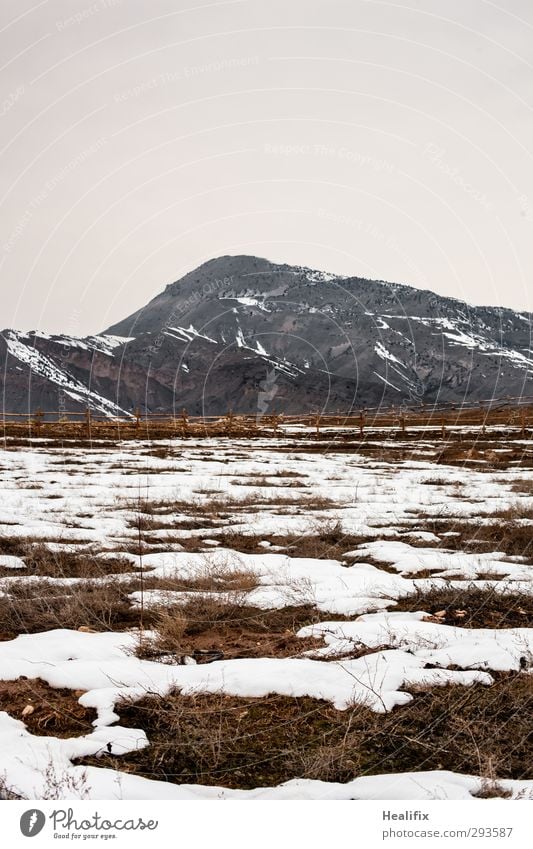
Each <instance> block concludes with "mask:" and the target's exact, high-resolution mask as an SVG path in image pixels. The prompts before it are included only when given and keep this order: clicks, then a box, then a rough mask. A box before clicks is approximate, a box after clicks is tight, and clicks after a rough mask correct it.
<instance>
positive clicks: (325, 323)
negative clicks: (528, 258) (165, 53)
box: [0, 256, 533, 415]
mask: <svg viewBox="0 0 533 849" xmlns="http://www.w3.org/2000/svg"><path fill="white" fill-rule="evenodd" d="M531 320H532V315H531V314H530V313H517V312H514V311H513V310H509V309H503V308H498V307H473V306H469V305H468V304H465V303H464V302H462V301H458V300H455V299H452V298H443V297H439V296H437V295H435V294H433V293H432V292H429V291H420V290H418V289H413V288H412V287H409V286H403V285H398V284H394V283H385V282H382V281H375V280H364V279H362V278H358V277H349V278H347V277H338V276H335V275H329V274H325V273H322V272H318V271H312V270H311V269H308V268H303V267H297V266H289V265H276V264H274V263H271V262H269V261H268V260H266V259H260V258H257V257H249V256H226V257H220V258H218V259H213V260H211V261H210V262H207V263H205V264H204V265H201V266H200V267H199V268H197V269H196V270H195V271H192V272H191V273H190V274H187V275H186V276H185V277H183V278H182V279H181V280H179V281H177V282H176V283H172V284H170V285H169V286H167V287H166V289H165V290H164V291H163V292H161V294H160V295H158V296H157V297H156V298H154V299H153V300H152V301H150V303H148V304H147V305H146V306H145V307H144V308H143V309H141V310H139V311H138V312H136V313H134V314H133V315H131V316H129V317H128V318H126V319H124V320H123V321H121V322H119V323H118V324H116V325H114V326H113V327H110V328H108V330H106V331H105V332H104V333H102V334H101V335H100V336H93V337H88V338H86V339H74V338H72V337H67V336H48V335H46V334H39V333H30V334H21V333H17V332H16V331H10V330H6V331H4V332H3V334H2V337H0V365H1V367H2V380H3V387H2V388H3V407H4V410H5V411H7V412H26V411H28V410H31V411H33V410H35V409H36V408H37V407H41V408H42V409H44V410H50V411H62V410H81V409H84V408H85V407H86V406H87V405H89V406H91V407H92V408H93V410H95V411H98V412H100V413H104V414H106V415H113V414H121V413H122V412H132V411H133V410H134V409H135V408H136V407H140V408H141V409H142V410H148V411H152V412H155V411H165V412H166V411H168V412H171V411H177V410H181V409H182V407H186V408H187V409H188V411H189V412H190V413H191V414H205V415H209V414H220V413H225V412H226V411H227V410H228V409H230V408H231V409H233V410H234V411H235V412H242V413H252V414H257V415H264V414H267V413H272V412H286V413H290V412H309V411H321V412H337V411H339V410H340V411H343V412H347V411H348V410H350V409H353V408H359V407H362V406H376V405H379V404H381V403H383V404H386V405H390V404H396V405H401V404H404V403H405V404H409V405H411V404H417V403H419V402H426V403H429V402H434V401H436V400H438V401H447V402H448V401H449V402H454V403H457V404H460V403H461V401H463V400H465V399H468V400H481V399H488V398H491V397H494V398H498V397H502V396H506V395H510V396H519V395H524V394H526V395H531V394H533V386H532V370H533V352H532V341H531Z"/></svg>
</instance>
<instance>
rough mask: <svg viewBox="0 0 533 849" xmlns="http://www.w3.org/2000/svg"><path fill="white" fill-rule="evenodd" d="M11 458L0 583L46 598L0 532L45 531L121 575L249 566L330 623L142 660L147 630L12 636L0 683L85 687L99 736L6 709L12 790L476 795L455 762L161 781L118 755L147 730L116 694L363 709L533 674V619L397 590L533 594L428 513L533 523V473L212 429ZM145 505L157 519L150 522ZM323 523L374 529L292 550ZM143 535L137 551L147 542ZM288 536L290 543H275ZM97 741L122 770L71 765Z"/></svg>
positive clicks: (524, 788)
mask: <svg viewBox="0 0 533 849" xmlns="http://www.w3.org/2000/svg"><path fill="white" fill-rule="evenodd" d="M162 449H163V450H162ZM0 468H1V473H2V497H1V501H0V567H2V570H3V574H4V577H2V578H0V593H2V594H3V595H4V597H6V598H9V597H10V593H11V591H12V589H13V587H14V586H15V585H16V584H18V583H20V581H26V582H28V585H29V584H30V582H33V583H32V586H33V587H34V592H35V594H36V595H38V593H39V586H40V580H41V579H40V578H38V577H36V576H35V575H32V574H27V569H26V565H27V564H26V560H25V556H24V555H20V554H18V555H16V556H15V555H13V554H9V553H8V552H7V551H4V549H3V548H2V545H3V540H7V539H9V540H11V541H13V540H14V541H15V542H16V541H18V542H19V543H20V544H21V545H22V544H23V543H24V544H26V543H27V542H31V543H35V542H38V543H43V544H45V545H46V546H47V547H48V550H49V551H50V552H52V553H53V552H64V551H67V552H72V553H79V554H82V553H88V552H90V553H91V554H92V555H103V556H104V557H107V558H110V559H111V558H113V559H115V558H117V557H118V556H120V557H121V558H123V559H124V560H129V562H130V563H131V573H129V572H128V571H125V572H123V573H122V574H121V575H120V576H119V577H118V580H120V581H126V582H127V581H130V580H132V579H133V578H138V571H137V572H136V571H135V570H139V569H140V568H142V570H143V573H144V574H145V575H148V576H149V577H150V578H151V579H154V580H157V579H166V580H168V579H172V578H176V577H179V578H180V579H184V580H188V581H194V580H195V579H198V578H199V577H202V576H204V577H205V575H206V574H209V573H213V574H215V573H216V574H217V575H223V574H224V573H225V571H227V572H228V573H229V572H231V571H232V570H233V571H234V570H238V571H240V572H242V573H246V574H248V575H250V576H252V577H253V581H254V585H253V586H252V587H251V588H249V589H247V590H246V592H245V593H244V598H242V599H241V603H245V604H246V605H248V606H251V607H256V608H258V609H260V610H262V611H268V610H279V609H281V608H284V607H289V606H295V605H296V606H298V605H310V606H312V607H314V608H315V609H316V610H317V611H319V612H320V616H319V618H320V621H319V622H318V623H317V624H312V625H309V626H306V627H304V628H301V629H300V630H299V631H298V632H297V634H296V636H297V637H298V638H301V639H302V640H304V639H306V638H310V637H315V638H320V640H321V644H320V645H317V647H316V648H313V649H311V650H307V649H306V650H304V649H302V652H301V653H300V654H299V655H297V656H292V657H249V658H246V657H242V658H235V659H227V660H226V659H223V660H215V661H214V662H213V663H203V664H196V663H194V661H193V660H192V659H190V661H189V662H188V663H186V664H177V663H176V664H172V663H169V662H168V659H166V660H165V662H158V661H156V660H146V659H141V658H139V657H137V656H136V653H135V648H136V645H137V644H138V641H139V634H138V632H137V631H136V630H128V631H119V632H111V631H109V632H103V631H102V632H100V633H91V632H87V630H88V629H85V630H82V631H77V630H70V629H65V628H60V627H58V628H57V629H53V630H49V631H46V632H43V633H32V634H24V633H21V634H20V636H18V637H17V638H16V639H9V640H4V641H3V642H0V681H3V682H13V681H17V680H18V679H20V678H21V676H25V677H26V678H27V679H30V680H36V679H40V680H41V681H44V682H46V683H47V684H49V685H50V686H52V687H55V688H66V689H67V690H70V691H72V692H73V693H74V692H76V698H78V699H79V702H80V704H81V705H83V706H85V707H87V708H94V709H95V710H96V714H97V717H96V719H95V721H94V730H93V731H92V733H90V734H86V735H82V736H79V737H70V738H67V739H65V738H60V737H54V736H37V735H34V734H32V733H30V731H29V730H28V729H27V728H26V726H25V724H24V720H23V718H21V715H20V714H17V715H10V714H9V713H7V712H0V776H3V777H4V781H5V785H6V786H7V787H9V788H12V790H13V791H14V792H16V793H19V794H20V795H22V796H24V797H28V798H42V796H43V794H45V792H46V782H47V781H48V782H49V777H50V770H52V772H53V774H54V776H55V777H56V778H57V780H58V783H59V785H61V786H63V788H64V790H63V792H64V797H65V798H74V797H76V795H77V794H78V795H79V793H80V792H81V791H80V789H79V788H80V782H81V781H82V778H83V795H84V796H88V797H89V798H95V799H102V798H116V797H118V798H124V799H136V798H160V799H167V798H176V799H178V798H198V797H206V798H232V797H234V796H238V797H241V796H242V797H244V798H317V799H321V798H339V799H341V798H406V799H407V798H471V794H472V793H476V792H478V791H479V789H480V786H481V784H480V782H481V778H480V777H479V776H465V775H458V774H454V773H451V772H447V771H444V770H437V771H430V772H423V771H421V772H416V773H408V774H401V775H400V774H399V775H381V776H361V777H357V776H354V777H353V778H354V780H353V781H351V782H349V783H347V784H338V783H328V782H322V781H311V780H303V779H301V780H299V779H298V776H295V777H294V778H295V780H294V781H291V782H289V783H287V784H284V785H282V786H279V787H276V788H262V789H258V790H253V791H240V790H227V789H224V788H221V787H217V786H213V787H206V786H199V785H181V786H180V785H175V784H171V783H167V782H159V781H154V780H151V779H148V778H144V777H141V776H135V775H131V774H128V773H126V772H121V770H120V756H121V755H125V754H126V753H128V752H132V751H136V750H139V749H142V748H144V747H147V746H149V745H150V739H149V738H147V735H146V733H145V731H144V730H143V729H142V728H138V729H132V728H124V727H121V726H120V703H121V701H122V700H123V699H124V698H128V699H129V700H134V701H135V700H136V699H141V698H143V696H145V695H146V693H148V692H149V693H152V694H157V695H159V696H160V697H162V698H164V697H165V696H166V695H167V694H168V693H170V692H171V691H175V690H176V689H178V690H180V691H181V692H182V693H184V694H192V693H210V694H226V695H228V696H236V697H242V698H250V697H258V698H259V697H265V696H268V695H269V694H279V695H281V696H289V697H294V698H297V699H299V698H303V697H310V698H314V699H321V700H325V701H327V702H330V703H331V704H332V705H333V706H334V707H335V709H337V710H339V711H345V710H347V709H349V708H353V706H354V705H361V706H364V707H365V708H367V709H370V710H372V711H375V712H379V713H386V712H389V711H392V710H394V709H397V708H398V707H401V706H402V705H407V704H409V703H411V702H412V701H413V699H415V700H416V698H417V695H416V693H417V691H419V690H420V689H421V688H422V689H423V688H424V687H435V686H451V685H453V686H457V687H470V686H484V687H490V686H492V684H493V682H494V680H495V679H494V674H497V673H501V672H513V673H516V674H517V675H521V676H531V661H532V658H533V629H531V628H527V627H515V628H505V629H503V628H500V629H498V628H474V627H469V628H463V627H457V626H450V625H446V624H442V623H440V622H439V621H438V620H437V621H435V617H434V616H431V614H430V613H429V612H428V611H427V610H419V611H411V612H405V611H395V607H396V606H397V604H398V601H399V600H400V599H405V598H408V597H410V596H414V595H415V594H420V593H424V592H425V591H428V590H430V589H434V588H444V587H446V588H454V589H455V590H456V592H457V594H458V598H459V599H460V593H461V592H462V590H463V588H464V587H466V586H470V587H475V588H478V589H487V588H488V589H491V590H493V591H494V592H495V593H496V594H498V596H499V598H501V600H502V602H501V603H502V605H504V604H505V598H506V593H509V592H513V591H515V590H516V591H519V592H521V593H526V594H530V593H531V591H532V590H533V582H532V578H533V567H532V566H531V565H530V561H529V560H528V558H527V557H521V556H517V555H516V554H515V555H513V556H510V555H509V554H508V553H506V552H505V551H484V552H482V553H476V552H472V551H470V552H467V551H463V550H460V549H459V550H458V549H457V548H456V547H452V541H453V534H454V531H453V530H452V531H450V530H447V531H446V534H447V536H444V535H442V536H439V534H438V533H434V532H433V531H428V530H424V529H423V526H424V517H426V518H431V517H434V518H436V519H439V520H442V519H444V518H447V519H449V520H450V522H451V523H452V526H453V522H456V523H457V525H458V527H459V526H461V527H462V526H463V525H464V523H465V522H466V523H468V522H474V521H475V522H476V524H477V526H480V525H481V526H483V523H484V522H489V521H494V520H490V517H491V516H493V515H494V514H496V515H501V514H502V513H503V512H504V511H506V510H508V509H509V508H513V509H514V510H515V511H517V513H518V515H522V514H524V515H525V516H526V518H521V519H520V518H519V519H518V520H517V521H519V522H520V524H521V527H525V528H526V529H527V528H529V527H530V526H531V527H532V528H533V520H531V519H530V518H527V516H528V515H531V508H532V507H533V497H531V495H529V494H527V485H526V484H527V481H528V480H530V478H531V475H530V472H529V471H527V470H525V469H523V468H520V469H518V468H507V469H503V470H502V469H501V468H498V469H497V470H495V471H491V470H490V469H483V470H482V469H480V470H473V469H471V468H469V469H468V473H465V470H464V469H462V468H460V467H457V466H445V465H442V464H440V465H438V466H437V465H435V464H434V463H433V462H430V461H429V460H428V462H425V461H421V460H419V459H418V460H405V461H403V462H394V463H393V462H387V461H386V460H376V459H375V458H373V457H371V456H362V455H357V454H355V453H353V452H349V453H346V454H343V453H340V452H338V453H337V452H336V453H331V454H328V453H327V452H325V453H319V452H313V453H311V452H309V453H306V452H304V451H300V450H299V451H297V452H293V451H292V450H291V446H290V443H288V442H284V441H283V440H278V441H277V442H276V444H275V446H274V445H273V443H272V442H267V441H265V442H262V441H259V440H256V441H251V442H250V441H246V440H233V441H232V442H229V441H226V440H216V439H204V440H186V441H180V440H173V441H172V442H164V443H161V442H159V443H148V442H137V443H123V444H122V446H121V447H119V448H117V447H116V446H114V447H108V446H106V445H105V444H104V443H102V444H101V445H93V447H92V448H91V450H85V449H83V448H68V450H63V449H62V448H61V447H60V446H59V445H58V444H57V443H53V442H50V443H48V444H47V443H45V442H39V443H36V444H35V445H34V446H33V447H32V448H24V449H20V448H19V449H15V448H11V447H10V445H9V442H8V443H7V444H6V446H5V448H4V450H2V451H0ZM141 516H144V517H145V519H147V522H146V523H145V524H144V525H142V526H141V524H140V517H141ZM191 518H194V519H195V521H194V523H192V524H194V527H191V521H190V520H191ZM153 519H156V520H157V526H156V527H155V528H154V527H153V526H151V525H150V520H153ZM324 528H336V529H337V532H340V533H341V534H344V535H346V536H347V537H348V538H350V539H353V538H354V537H357V538H359V539H361V540H362V541H361V542H359V543H358V544H356V545H355V547H354V546H353V544H352V545H348V544H347V545H346V550H343V551H342V552H341V553H340V554H339V553H338V551H337V556H336V557H333V558H329V557H328V558H326V557H309V556H299V552H298V539H300V540H304V539H307V538H309V537H310V536H313V535H317V534H319V532H320V530H321V529H324ZM228 531H231V533H232V534H237V535H239V534H240V535H243V536H247V535H249V536H253V537H254V538H257V540H258V542H257V546H258V548H260V549H261V550H262V553H246V552H242V551H235V550H233V549H232V548H228V547H227V545H225V544H224V541H223V540H221V539H219V537H220V536H221V535H222V536H223V535H225V534H227V533H228ZM140 532H142V547H143V551H142V554H140V553H139V552H138V551H136V545H138V543H139V533H140ZM286 535H290V537H291V541H292V542H291V546H292V547H291V549H290V552H287V551H286V550H284V548H283V545H280V544H279V540H280V538H282V537H283V536H286ZM263 537H264V539H262V538H263ZM273 537H274V538H276V540H278V542H277V543H276V542H272V540H271V539H270V538H273ZM191 539H193V541H194V543H195V544H194V547H193V548H194V550H191ZM295 540H296V542H295ZM185 543H187V545H186V546H185ZM21 569H22V570H23V575H22V577H20V575H19V574H17V573H19V572H20V570H21ZM30 571H31V570H30ZM428 574H429V575H430V576H429V577H428ZM46 580H47V582H48V585H50V584H54V585H57V587H58V588H61V587H64V588H65V590H67V589H68V588H69V587H72V586H73V585H76V584H78V585H79V584H80V583H83V580H84V579H83V578H79V577H77V578H72V577H62V576H61V575H59V576H58V575H57V574H54V575H53V576H50V577H49V578H47V579H46ZM98 580H99V581H100V582H101V583H102V584H104V583H105V580H106V579H105V578H99V579H98ZM202 592H203V593H204V596H209V595H210V591H209V590H205V589H204V590H203V591H202ZM197 594H198V593H197ZM190 596H191V592H189V591H184V590H173V589H168V588H162V589H157V588H156V589H153V588H150V589H146V590H144V591H143V592H142V595H141V592H140V590H139V589H136V590H135V591H133V592H131V594H130V601H131V605H132V607H133V608H135V609H138V608H139V606H140V605H141V603H142V605H143V607H144V608H145V609H150V608H153V607H154V606H157V607H165V606H166V607H167V608H168V606H169V605H171V606H173V607H174V606H176V605H178V606H179V605H180V604H184V603H186V602H187V601H188V599H189V598H190ZM335 616H337V617H339V616H340V617H342V618H341V619H340V620H339V619H335ZM302 645H304V644H303V643H302ZM367 649H368V651H366V650H367ZM354 655H355V656H354ZM117 723H118V724H117ZM102 752H107V753H111V754H113V755H116V756H117V758H118V759H117V769H115V770H112V769H103V768H98V767H95V766H87V767H82V766H79V765H73V763H72V761H73V759H76V758H80V757H84V756H89V755H98V754H100V753H102ZM62 776H63V778H62ZM500 786H501V787H503V788H504V790H506V791H509V793H511V794H512V795H514V796H520V797H522V796H524V795H527V794H530V793H533V782H527V781H518V780H517V781H511V780H508V781H501V782H500Z"/></svg>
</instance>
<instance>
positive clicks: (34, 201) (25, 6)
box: [0, 0, 533, 334]
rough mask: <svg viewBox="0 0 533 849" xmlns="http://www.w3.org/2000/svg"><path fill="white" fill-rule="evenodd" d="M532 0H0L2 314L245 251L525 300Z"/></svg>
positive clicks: (20, 316) (66, 325)
mask: <svg viewBox="0 0 533 849" xmlns="http://www.w3.org/2000/svg"><path fill="white" fill-rule="evenodd" d="M532 43H533V6H532V4H531V2H530V0H500V2H489V0H469V2H465V0H398V2H385V0H383V2H382V0H369V2H364V0H268V2H266V0H231V1H230V2H224V1H223V0H218V2H208V0H94V1H93V2H92V0H41V2H28V0H3V2H2V6H1V11H0V46H1V57H2V59H1V64H2V71H1V77H0V84H1V93H0V103H1V105H0V118H1V126H2V134H1V137H0V146H1V172H0V180H1V182H0V228H1V229H0V233H1V235H0V263H1V280H2V308H3V309H2V317H1V319H0V326H1V327H17V328H21V329H26V330H27V329H30V328H37V327H38V328H41V329H44V330H48V331H52V332H58V331H66V332H68V333H72V334H86V333H91V332H96V331H99V330H102V329H103V328H104V327H106V326H108V325H110V324H111V323H113V322H115V321H117V320H119V319H120V318H122V317H124V316H125V315H127V314H129V313H130V312H132V310H134V309H136V308H137V307H139V306H141V305H143V304H144V303H145V302H146V301H147V300H149V298H151V297H153V296H154V295H155V294H157V293H158V292H159V291H160V290H161V289H162V288H163V287H164V285H165V284H166V283H168V282H171V281H173V280H176V279H177V278H179V277H180V276H182V275H183V274H184V273H185V272H186V271H188V270H190V269H191V268H193V267H195V266H196V265H198V264H200V263H201V262H204V261H205V260H207V259H210V258H212V257H214V256H217V255H220V254H226V253H230V254H231V253H249V254H257V255H260V256H266V257H268V258H270V259H272V260H275V261H283V262H290V263H295V264H303V265H309V266H312V267H315V268H321V269H325V270H328V271H334V272H337V273H341V274H358V275H361V276H368V277H372V278H381V279H387V280H391V281H395V282H403V283H410V284H412V285H414V286H418V287H424V288H430V289H433V290H435V291H436V292H438V293H440V294H445V295H453V296H456V297H459V298H463V299H465V300H468V301H471V302H473V303H485V304H503V305H505V306H511V307H514V308H518V309H532V303H531V294H530V293H531V288H532V287H531V268H532V259H533V238H532V237H533V149H532V139H533V132H532V130H533V120H532V115H533V86H532V82H533V52H532V51H531V44H532Z"/></svg>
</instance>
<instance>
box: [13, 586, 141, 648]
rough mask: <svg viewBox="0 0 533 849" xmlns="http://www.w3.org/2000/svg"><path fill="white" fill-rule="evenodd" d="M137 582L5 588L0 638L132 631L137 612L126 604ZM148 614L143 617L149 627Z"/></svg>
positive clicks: (137, 616)
mask: <svg viewBox="0 0 533 849" xmlns="http://www.w3.org/2000/svg"><path fill="white" fill-rule="evenodd" d="M138 586H139V585H138V582H137V583H134V582H124V581H118V580H113V579H110V580H108V581H106V582H99V581H86V582H83V583H82V584H78V585H75V586H68V587H65V586H61V585H60V584H58V583H54V582H53V581H47V580H42V581H39V582H38V583H34V582H31V583H29V582H27V581H24V580H19V581H13V582H12V583H10V585H9V596H1V597H0V639H4V640H8V639H13V638H14V637H16V636H17V635H18V634H34V633H38V632H40V631H49V630H52V629H55V628H72V629H74V630H76V629H79V628H82V627H83V628H90V629H92V630H95V631H114V630H119V631H120V630H125V629H127V628H135V627H137V626H138V624H139V611H138V610H136V609H135V608H133V607H132V606H131V604H130V601H129V598H128V594H129V593H130V592H132V591H133V590H134V589H138ZM151 616H152V614H150V613H148V614H147V615H146V616H145V619H148V621H145V625H148V624H149V620H150V617H151Z"/></svg>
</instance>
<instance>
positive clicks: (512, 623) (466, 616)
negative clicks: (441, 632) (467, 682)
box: [393, 583, 533, 628]
mask: <svg viewBox="0 0 533 849" xmlns="http://www.w3.org/2000/svg"><path fill="white" fill-rule="evenodd" d="M507 589H508V590H509V592H505V593H501V592H496V591H495V590H492V589H480V588H479V587H476V586H475V585H473V584H468V583H465V587H464V588H462V589H460V590H458V589H454V588H453V587H450V586H449V587H442V588H441V587H439V588H434V589H429V590H423V591H422V590H419V591H418V592H416V593H415V595H410V596H406V597H404V598H401V599H399V600H398V603H397V604H396V605H395V606H394V608H393V610H394V611H401V610H405V611H419V610H425V611H427V613H429V614H430V615H431V616H432V617H433V618H434V621H436V622H438V623H439V624H441V625H454V626H458V627H461V628H530V627H533V596H532V595H529V594H527V593H521V592H516V591H513V589H512V583H509V584H508V585H507ZM437 614H438V615H437Z"/></svg>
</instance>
